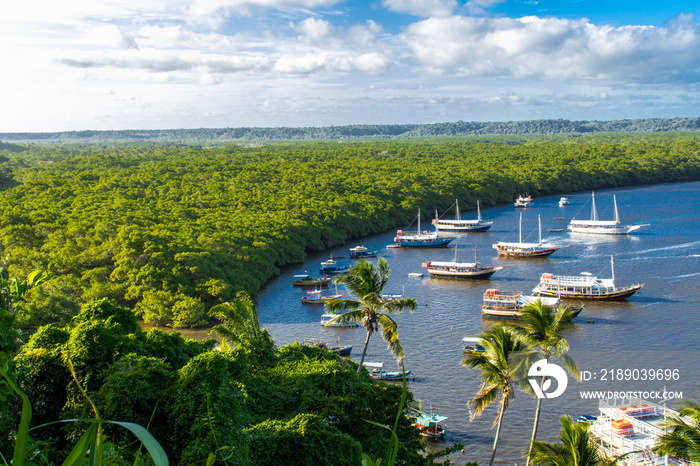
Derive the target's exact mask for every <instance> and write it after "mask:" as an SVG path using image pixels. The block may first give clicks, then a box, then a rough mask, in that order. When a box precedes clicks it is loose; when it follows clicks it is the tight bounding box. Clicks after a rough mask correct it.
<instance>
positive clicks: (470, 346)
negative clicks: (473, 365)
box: [462, 337, 486, 354]
mask: <svg viewBox="0 0 700 466" xmlns="http://www.w3.org/2000/svg"><path fill="white" fill-rule="evenodd" d="M462 341H463V342H464V346H463V347H462V351H463V352H464V354H472V353H485V352H486V348H484V347H483V346H481V342H482V341H483V340H482V339H481V338H478V337H464V338H462Z"/></svg>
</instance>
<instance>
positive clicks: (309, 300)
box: [301, 289, 343, 304]
mask: <svg viewBox="0 0 700 466" xmlns="http://www.w3.org/2000/svg"><path fill="white" fill-rule="evenodd" d="M342 297H343V293H338V290H337V289H336V290H335V294H329V295H325V296H324V295H323V294H321V290H309V291H307V292H306V296H302V297H301V302H302V303H304V304H324V303H327V302H328V301H332V300H334V299H338V298H342Z"/></svg>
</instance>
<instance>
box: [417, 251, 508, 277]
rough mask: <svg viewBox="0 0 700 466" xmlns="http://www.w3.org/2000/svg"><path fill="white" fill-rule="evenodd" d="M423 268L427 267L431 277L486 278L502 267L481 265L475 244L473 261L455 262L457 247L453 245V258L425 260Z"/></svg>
mask: <svg viewBox="0 0 700 466" xmlns="http://www.w3.org/2000/svg"><path fill="white" fill-rule="evenodd" d="M422 266H423V268H425V269H428V273H429V274H430V276H431V277H441V278H470V279H481V280H487V279H489V278H491V275H493V274H494V273H496V272H498V271H499V270H501V269H502V268H503V267H502V266H500V267H496V266H482V265H481V264H480V263H479V261H478V260H477V257H476V246H474V262H457V248H456V247H455V258H454V260H453V261H450V262H438V261H427V262H423V264H422Z"/></svg>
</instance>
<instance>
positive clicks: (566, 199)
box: [559, 197, 569, 207]
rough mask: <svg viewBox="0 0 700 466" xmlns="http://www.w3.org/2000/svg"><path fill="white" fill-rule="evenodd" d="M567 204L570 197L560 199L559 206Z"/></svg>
mask: <svg viewBox="0 0 700 466" xmlns="http://www.w3.org/2000/svg"><path fill="white" fill-rule="evenodd" d="M565 205H569V198H568V197H562V198H561V199H559V207H564V206H565Z"/></svg>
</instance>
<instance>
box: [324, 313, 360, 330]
mask: <svg viewBox="0 0 700 466" xmlns="http://www.w3.org/2000/svg"><path fill="white" fill-rule="evenodd" d="M339 315H340V314H323V315H321V325H323V326H324V327H359V326H360V324H358V323H357V322H342V321H340V320H336V321H335V322H331V321H332V320H333V318H335V317H338V316H339Z"/></svg>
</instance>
